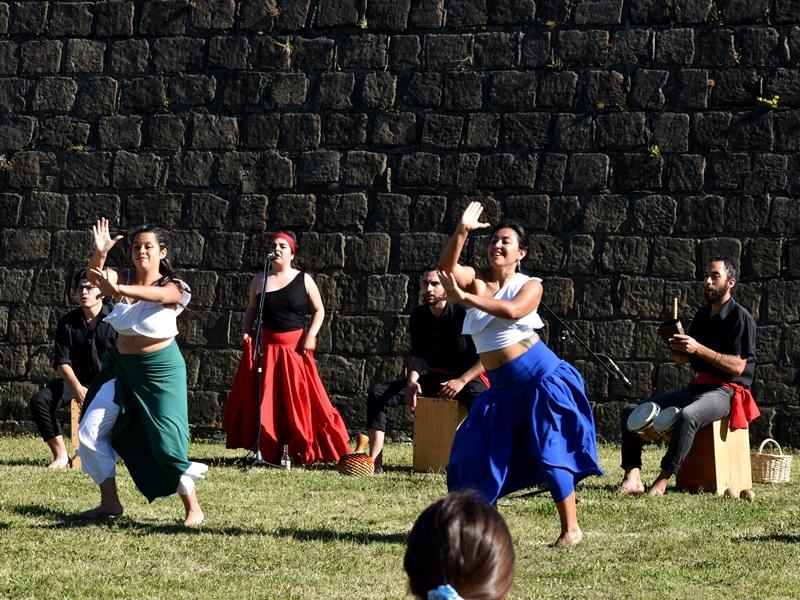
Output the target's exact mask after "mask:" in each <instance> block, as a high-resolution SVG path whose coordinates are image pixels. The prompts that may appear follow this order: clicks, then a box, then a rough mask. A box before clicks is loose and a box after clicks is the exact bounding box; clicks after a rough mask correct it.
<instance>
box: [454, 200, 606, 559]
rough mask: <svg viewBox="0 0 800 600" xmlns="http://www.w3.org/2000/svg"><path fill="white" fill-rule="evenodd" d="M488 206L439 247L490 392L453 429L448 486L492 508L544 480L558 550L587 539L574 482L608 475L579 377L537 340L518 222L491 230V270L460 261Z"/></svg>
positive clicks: (532, 284) (537, 285) (532, 287)
mask: <svg viewBox="0 0 800 600" xmlns="http://www.w3.org/2000/svg"><path fill="white" fill-rule="evenodd" d="M482 212H483V206H482V205H481V204H480V203H479V202H472V203H470V204H469V206H468V207H467V208H466V210H465V211H464V214H463V215H462V217H461V220H460V222H459V223H458V225H457V226H456V230H455V233H453V235H452V237H451V238H450V240H449V241H448V243H447V246H445V248H444V250H443V251H442V255H441V258H440V261H439V262H440V264H439V266H440V267H441V268H442V270H443V273H442V274H441V276H440V279H441V281H442V285H444V287H445V288H446V289H447V294H448V297H449V298H450V299H451V300H452V301H455V302H460V303H462V304H466V305H467V306H468V307H469V309H468V310H467V316H466V318H465V319H464V328H463V332H464V333H465V334H470V335H472V339H473V341H474V342H475V348H476V350H477V351H478V354H479V356H480V359H481V362H482V363H483V366H484V367H485V368H486V375H487V376H488V377H489V381H490V382H491V387H490V388H489V389H488V390H487V391H485V392H483V393H482V394H481V395H480V396H478V398H477V399H476V400H475V402H474V404H473V405H472V408H471V409H470V411H469V414H468V415H467V418H466V420H465V421H464V422H463V423H462V424H461V426H460V427H459V429H458V431H457V432H456V436H455V440H454V441H453V446H452V450H451V453H450V464H449V465H448V467H447V487H448V489H449V490H451V491H453V490H457V489H463V488H472V489H476V490H478V491H479V492H480V493H481V494H482V495H483V496H484V497H485V498H486V499H487V500H488V501H489V502H491V503H493V504H494V503H495V502H497V499H498V498H501V497H502V496H505V495H507V494H510V493H511V492H514V491H516V490H519V489H522V488H526V487H530V486H533V485H537V484H546V485H547V487H548V489H549V490H550V494H551V495H552V497H553V501H554V502H555V503H556V509H557V510H558V516H559V519H560V520H561V534H560V535H559V536H558V538H557V539H556V541H555V542H554V543H553V546H555V547H558V548H560V547H564V546H567V545H569V544H577V543H578V542H580V541H581V539H582V538H583V533H582V532H581V530H580V527H578V517H577V512H576V510H575V484H576V483H578V482H579V481H580V480H582V479H584V478H585V477H587V476H589V475H602V471H601V470H600V467H599V465H598V462H597V447H596V441H595V430H594V418H593V416H592V410H591V408H590V406H589V400H588V399H587V398H586V392H585V389H584V384H583V379H581V376H580V374H579V373H578V371H576V370H575V368H574V367H573V366H572V365H570V364H568V363H566V362H564V361H562V360H560V359H559V358H558V357H557V356H556V355H555V354H553V352H551V351H550V349H549V348H547V346H545V344H544V342H542V341H541V340H540V339H539V336H538V335H537V333H536V331H535V330H536V329H541V328H542V327H543V326H544V323H543V322H542V320H541V318H540V317H539V315H538V312H537V308H538V306H539V302H540V301H541V298H542V291H543V288H542V282H541V279H539V278H537V277H527V276H526V275H523V274H522V273H519V272H518V269H519V263H520V261H522V259H523V258H524V257H525V255H526V254H527V250H526V249H525V248H526V239H525V234H524V232H523V230H522V228H521V227H520V226H519V225H517V224H516V223H510V222H507V223H501V224H499V225H497V226H495V227H494V228H493V229H492V231H491V235H490V239H489V246H488V262H489V268H488V269H486V270H481V271H476V270H475V269H473V268H471V267H465V266H461V265H459V264H458V257H459V256H460V254H461V250H462V249H463V247H464V243H465V242H466V240H467V236H468V235H469V232H470V231H474V230H476V229H482V228H485V227H489V224H488V223H481V222H480V220H479V219H480V215H481V213H482Z"/></svg>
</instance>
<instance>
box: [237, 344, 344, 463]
mask: <svg viewBox="0 0 800 600" xmlns="http://www.w3.org/2000/svg"><path fill="white" fill-rule="evenodd" d="M302 339H303V330H302V329H297V330H295V331H286V332H281V333H278V332H275V331H271V330H269V329H266V328H265V329H263V336H262V346H261V347H262V353H263V358H262V362H263V373H262V378H263V381H262V387H261V396H260V397H261V438H260V446H261V456H262V457H263V458H264V460H266V461H269V462H273V463H277V462H278V461H279V460H280V457H281V454H282V452H283V446H284V445H288V446H289V455H290V456H291V458H292V462H295V463H297V462H299V463H300V464H304V465H310V464H312V463H315V462H325V461H337V460H339V457H340V456H341V455H343V454H347V453H349V452H350V447H349V446H348V444H347V442H348V440H349V439H350V437H349V436H348V434H347V429H346V428H345V426H344V422H343V421H342V417H341V416H340V415H339V413H338V412H337V410H336V409H335V408H334V407H333V405H332V404H331V401H330V398H328V394H327V392H326V391H325V388H324V387H323V385H322V380H321V379H320V378H319V373H318V372H317V365H316V364H315V362H314V354H313V352H303V351H302V346H301V344H302ZM256 381H257V372H256V369H255V367H254V361H253V340H252V339H249V338H248V339H247V340H245V341H244V343H243V344H242V359H241V361H240V362H239V368H238V370H237V371H236V378H235V379H234V382H233V387H232V388H231V391H230V393H229V394H228V400H227V402H226V403H225V414H224V417H223V419H222V427H223V429H225V431H226V432H227V442H226V444H225V445H226V446H227V447H228V448H246V449H249V450H252V449H255V446H256V438H257V436H258V415H257V413H256V401H255V394H254V393H253V392H254V388H255V386H256Z"/></svg>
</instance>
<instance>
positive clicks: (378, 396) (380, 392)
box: [367, 371, 486, 431]
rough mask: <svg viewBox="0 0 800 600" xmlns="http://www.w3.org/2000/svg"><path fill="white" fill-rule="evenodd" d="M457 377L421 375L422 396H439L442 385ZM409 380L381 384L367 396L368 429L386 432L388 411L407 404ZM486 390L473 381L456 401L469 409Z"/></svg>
mask: <svg viewBox="0 0 800 600" xmlns="http://www.w3.org/2000/svg"><path fill="white" fill-rule="evenodd" d="M454 377H457V376H456V375H448V374H446V373H433V372H430V371H427V372H425V373H423V374H422V375H420V378H419V382H418V383H419V385H420V387H421V388H422V395H423V396H428V397H433V398H435V397H436V396H438V395H439V390H440V389H441V387H442V386H441V384H442V383H444V382H445V381H449V380H451V379H453V378H454ZM407 384H408V380H407V379H398V380H397V381H392V382H389V383H379V384H378V385H376V386H375V387H374V388H372V391H370V393H369V396H367V427H368V428H369V429H377V430H379V431H386V423H387V421H388V420H389V414H388V412H387V409H388V408H390V407H394V406H401V405H403V404H405V402H406V386H407ZM485 390H486V386H485V385H484V383H483V381H481V380H480V378H476V379H473V380H472V381H470V382H469V383H467V385H465V386H464V387H463V388H461V391H460V392H458V394H456V398H455V399H456V400H458V401H459V402H460V403H461V404H463V405H464V406H466V407H467V409H469V407H470V406H472V402H473V400H475V398H477V397H478V395H479V394H481V393H482V392H484V391H485Z"/></svg>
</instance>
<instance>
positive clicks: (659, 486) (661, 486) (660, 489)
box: [647, 477, 669, 496]
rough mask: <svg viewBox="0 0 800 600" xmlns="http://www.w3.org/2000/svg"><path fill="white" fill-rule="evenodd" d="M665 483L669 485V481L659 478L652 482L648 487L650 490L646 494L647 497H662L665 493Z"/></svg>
mask: <svg viewBox="0 0 800 600" xmlns="http://www.w3.org/2000/svg"><path fill="white" fill-rule="evenodd" d="M667 483H669V479H665V478H663V477H659V478H658V479H656V480H655V481H654V482H653V485H652V486H650V490H649V491H648V492H647V495H648V496H663V495H664V494H665V493H666V492H667Z"/></svg>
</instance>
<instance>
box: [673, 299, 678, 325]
mask: <svg viewBox="0 0 800 600" xmlns="http://www.w3.org/2000/svg"><path fill="white" fill-rule="evenodd" d="M672 318H673V319H675V320H676V321H677V320H678V299H677V298H673V299H672Z"/></svg>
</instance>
